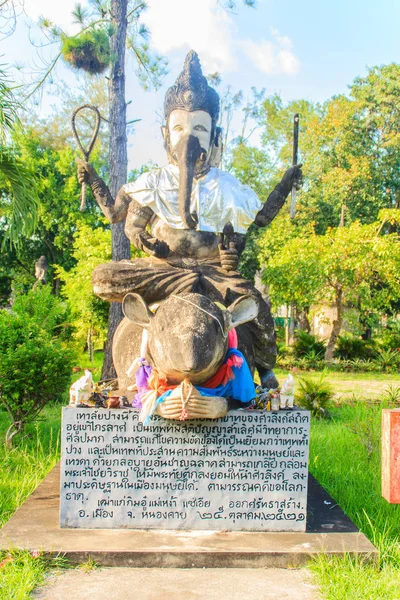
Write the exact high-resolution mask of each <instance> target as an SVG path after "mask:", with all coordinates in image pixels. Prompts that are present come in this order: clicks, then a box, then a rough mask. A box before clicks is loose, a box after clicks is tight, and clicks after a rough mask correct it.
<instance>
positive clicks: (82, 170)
mask: <svg viewBox="0 0 400 600" xmlns="http://www.w3.org/2000/svg"><path fill="white" fill-rule="evenodd" d="M75 160H76V164H77V175H78V181H79V183H80V184H82V183H89V184H90V183H92V181H94V180H95V179H98V177H99V176H98V175H97V172H96V169H95V168H94V167H92V165H91V164H90V163H88V162H86V161H85V160H82V159H81V158H76V159H75Z"/></svg>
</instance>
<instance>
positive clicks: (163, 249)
mask: <svg viewBox="0 0 400 600" xmlns="http://www.w3.org/2000/svg"><path fill="white" fill-rule="evenodd" d="M129 199H130V204H129V207H128V214H127V217H126V222H125V233H126V235H127V237H128V238H129V240H130V242H131V244H133V245H134V246H136V248H138V249H139V250H142V251H143V252H146V253H147V254H149V255H150V256H156V257H157V258H166V257H167V256H168V254H169V252H170V249H169V246H168V244H166V243H165V242H162V241H161V240H158V239H156V238H154V237H152V236H151V234H150V233H148V232H147V231H146V227H147V225H148V223H149V222H150V220H151V218H152V217H153V215H154V212H153V211H152V210H151V208H149V207H148V206H141V204H139V202H137V201H136V200H135V198H131V197H129Z"/></svg>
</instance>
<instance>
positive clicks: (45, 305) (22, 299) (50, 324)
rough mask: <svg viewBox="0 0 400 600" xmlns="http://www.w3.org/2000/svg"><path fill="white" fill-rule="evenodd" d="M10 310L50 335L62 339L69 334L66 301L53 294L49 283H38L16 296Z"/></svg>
mask: <svg viewBox="0 0 400 600" xmlns="http://www.w3.org/2000/svg"><path fill="white" fill-rule="evenodd" d="M12 312H13V314H15V315H17V316H19V317H21V318H22V319H25V320H26V321H33V322H34V323H37V324H38V325H39V326H40V329H43V330H45V331H47V333H49V334H50V335H51V336H61V337H62V339H69V338H70V336H71V333H72V327H71V325H70V323H69V320H70V315H69V312H68V307H67V303H66V302H63V301H62V300H60V298H58V297H57V296H54V295H53V294H52V293H51V288H50V286H49V285H40V286H38V287H36V288H34V289H32V290H30V291H29V292H28V293H27V294H20V295H19V296H17V297H16V299H15V302H14V304H13V307H12Z"/></svg>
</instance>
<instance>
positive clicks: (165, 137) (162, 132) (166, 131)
mask: <svg viewBox="0 0 400 600" xmlns="http://www.w3.org/2000/svg"><path fill="white" fill-rule="evenodd" d="M161 135H162V136H163V140H164V142H166V141H167V136H168V128H167V127H166V126H165V125H162V126H161Z"/></svg>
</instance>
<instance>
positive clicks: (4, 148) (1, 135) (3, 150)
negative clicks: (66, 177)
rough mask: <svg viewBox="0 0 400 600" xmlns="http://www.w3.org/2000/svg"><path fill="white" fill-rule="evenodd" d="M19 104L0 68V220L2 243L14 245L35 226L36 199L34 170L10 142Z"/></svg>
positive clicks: (16, 121)
mask: <svg viewBox="0 0 400 600" xmlns="http://www.w3.org/2000/svg"><path fill="white" fill-rule="evenodd" d="M20 108H21V105H20V104H19V102H18V101H17V99H16V97H15V95H14V91H13V88H12V87H11V84H10V82H9V80H8V77H7V74H6V72H5V71H3V70H0V219H1V220H2V221H3V227H4V237H3V247H4V242H5V241H6V242H8V243H9V244H11V245H18V243H19V239H20V236H21V235H31V234H32V233H33V232H34V231H35V228H36V225H37V212H38V198H37V192H36V188H37V179H36V176H35V171H34V170H32V169H30V168H29V166H27V165H26V164H25V162H24V161H23V160H21V159H20V157H19V153H18V149H17V148H16V147H15V145H14V144H13V141H12V137H13V133H14V131H15V130H16V129H17V128H18V127H19V120H18V116H17V112H18V110H19V109H20Z"/></svg>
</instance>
